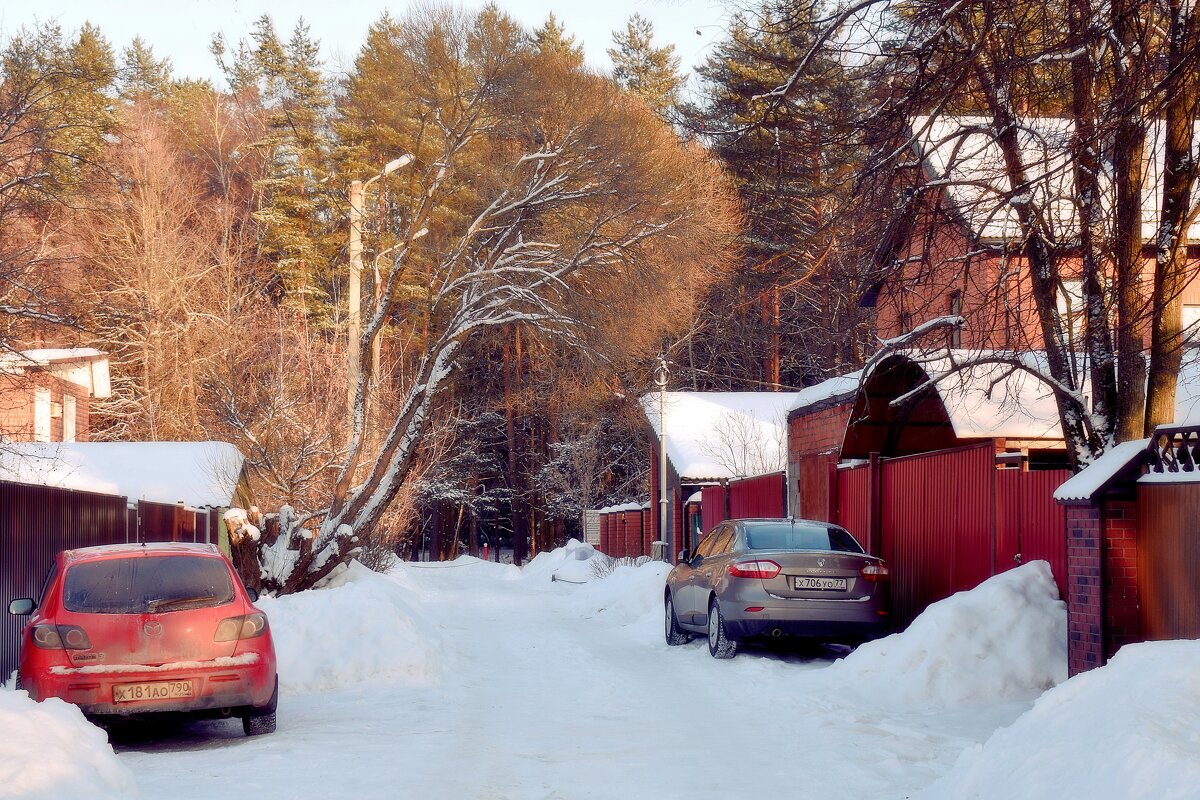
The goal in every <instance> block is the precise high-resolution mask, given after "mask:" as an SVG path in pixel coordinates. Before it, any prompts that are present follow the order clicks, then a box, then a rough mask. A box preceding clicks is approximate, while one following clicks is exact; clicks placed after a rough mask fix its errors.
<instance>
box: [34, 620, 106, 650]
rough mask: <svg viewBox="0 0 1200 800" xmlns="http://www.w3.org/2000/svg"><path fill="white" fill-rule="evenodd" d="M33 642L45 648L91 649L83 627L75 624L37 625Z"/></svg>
mask: <svg viewBox="0 0 1200 800" xmlns="http://www.w3.org/2000/svg"><path fill="white" fill-rule="evenodd" d="M33 643H34V644H35V645H37V646H38V647H40V648H42V649H43V650H91V649H92V643H91V640H89V639H88V635H87V633H86V632H84V630H83V628H79V627H76V626H75V625H35V626H33Z"/></svg>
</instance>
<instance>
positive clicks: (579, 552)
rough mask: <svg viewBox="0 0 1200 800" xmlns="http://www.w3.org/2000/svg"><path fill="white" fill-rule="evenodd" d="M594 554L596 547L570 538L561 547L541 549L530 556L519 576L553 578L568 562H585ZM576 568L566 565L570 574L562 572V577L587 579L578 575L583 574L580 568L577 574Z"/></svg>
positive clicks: (532, 578)
mask: <svg viewBox="0 0 1200 800" xmlns="http://www.w3.org/2000/svg"><path fill="white" fill-rule="evenodd" d="M595 554H596V548H595V547H592V545H590V544H586V543H584V542H581V541H579V540H578V539H570V540H568V541H567V543H566V545H564V546H563V547H556V548H555V549H553V550H548V551H542V552H541V553H538V554H537V555H536V556H534V557H533V558H531V559H530V560H529V563H528V564H526V565H525V566H523V567H522V568H521V577H523V578H525V579H526V580H547V581H548V580H551V579H553V577H554V574H555V573H556V572H558V571H559V570H560V569H562V568H564V566H566V565H568V564H569V563H570V562H575V561H578V562H585V561H588V560H590V559H591V558H592V556H594V555H595ZM577 569H579V568H573V567H569V566H566V570H567V572H570V573H571V574H570V575H567V574H566V572H564V574H563V577H565V578H570V579H571V580H587V578H583V577H580V576H581V575H583V574H584V573H583V571H582V570H580V571H579V575H576V572H575V570H577ZM589 572H590V566H589Z"/></svg>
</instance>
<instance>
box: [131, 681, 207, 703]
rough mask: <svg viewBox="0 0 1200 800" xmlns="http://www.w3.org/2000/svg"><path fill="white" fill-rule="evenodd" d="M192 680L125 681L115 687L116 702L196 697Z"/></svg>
mask: <svg viewBox="0 0 1200 800" xmlns="http://www.w3.org/2000/svg"><path fill="white" fill-rule="evenodd" d="M194 696H195V694H194V693H193V692H192V682H191V681H155V682H154V683H123V684H119V685H117V686H114V687H113V702H114V703H129V702H134V701H137V700H174V699H177V698H180V697H194Z"/></svg>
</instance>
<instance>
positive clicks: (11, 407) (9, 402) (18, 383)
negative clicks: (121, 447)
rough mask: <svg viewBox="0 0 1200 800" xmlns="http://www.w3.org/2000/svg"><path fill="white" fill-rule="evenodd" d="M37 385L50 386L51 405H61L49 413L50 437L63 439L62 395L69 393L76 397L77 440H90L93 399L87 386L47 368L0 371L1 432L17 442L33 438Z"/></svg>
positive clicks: (55, 439)
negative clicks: (28, 370)
mask: <svg viewBox="0 0 1200 800" xmlns="http://www.w3.org/2000/svg"><path fill="white" fill-rule="evenodd" d="M38 389H48V390H49V391H50V403H51V406H52V407H54V408H57V409H58V413H57V414H51V417H50V441H52V442H61V441H63V419H64V413H65V412H64V401H63V398H64V397H66V396H71V397H74V398H75V438H74V441H77V442H86V441H89V433H90V427H91V426H90V422H91V420H90V417H91V414H90V405H91V399H90V397H89V396H88V390H87V387H84V386H79V385H78V384H74V383H69V382H67V381H64V380H61V379H59V378H56V377H55V376H53V375H51V374H49V373H46V372H30V373H27V374H22V375H9V374H0V436H3V437H6V438H8V439H9V440H11V441H16V442H32V441H34V397H35V394H36V391H37V390H38Z"/></svg>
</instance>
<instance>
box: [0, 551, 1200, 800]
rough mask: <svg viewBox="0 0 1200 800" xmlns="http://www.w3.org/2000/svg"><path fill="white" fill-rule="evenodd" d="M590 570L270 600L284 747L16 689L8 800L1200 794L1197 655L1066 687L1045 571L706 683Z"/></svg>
mask: <svg viewBox="0 0 1200 800" xmlns="http://www.w3.org/2000/svg"><path fill="white" fill-rule="evenodd" d="M590 555H591V551H590V548H587V547H586V546H578V545H575V546H572V547H571V548H570V549H569V550H568V549H564V550H559V551H555V552H554V553H549V554H544V555H542V556H540V557H539V558H538V559H537V560H536V561H534V562H533V563H531V564H530V565H528V566H526V567H525V569H524V570H521V569H518V568H516V567H513V566H511V565H500V564H494V563H488V562H481V561H477V560H474V559H466V558H464V559H459V560H458V561H455V562H452V563H450V564H420V565H417V564H404V565H400V566H397V567H396V568H395V569H394V570H393V571H392V572H391V573H390V574H389V575H386V576H381V575H377V574H375V573H371V572H369V571H367V570H365V569H363V568H361V567H358V566H357V565H355V566H354V568H353V569H351V570H349V571H348V572H346V573H344V574H342V575H341V576H340V577H339V578H338V579H336V580H335V581H334V582H333V585H332V586H331V587H330V588H327V589H323V590H319V591H314V592H309V593H304V594H301V595H296V596H291V597H284V598H279V599H273V600H264V601H263V603H262V605H263V607H264V609H265V610H266V612H267V613H268V615H269V617H270V620H271V625H272V628H273V631H274V634H275V637H276V642H277V647H278V651H279V658H280V676H281V684H282V691H281V696H280V707H279V730H278V731H277V732H276V733H275V734H272V735H269V736H264V737H257V738H245V737H243V736H242V732H241V726H240V725H239V724H238V723H237V722H235V721H216V722H203V723H184V724H179V725H168V726H153V727H148V726H145V725H141V726H131V727H129V728H118V729H114V730H113V731H112V732H111V738H112V741H113V743H114V744H115V747H116V752H115V753H114V751H113V749H112V748H111V747H110V746H109V745H108V744H106V743H105V740H104V734H103V732H102V731H100V730H98V729H96V728H94V727H93V726H91V725H90V724H88V723H87V722H86V721H85V720H84V719H83V717H82V715H80V714H79V713H78V711H76V710H75V709H74V708H72V707H70V706H67V705H66V704H63V703H58V702H55V701H49V702H46V703H42V704H40V705H39V704H35V703H32V702H31V701H29V700H28V698H27V697H26V696H25V695H24V693H21V692H12V691H0V797H6V798H7V797H14V798H56V797H66V796H69V795H79V794H86V795H87V796H88V797H94V798H107V797H136V796H141V797H145V798H164V799H165V798H181V800H187V799H188V798H222V797H281V798H283V797H287V798H322V800H324V798H329V797H342V796H347V797H354V796H357V797H392V796H407V797H438V798H539V800H541V799H544V798H561V799H563V800H565V799H566V798H651V797H668V798H676V797H678V798H682V797H688V798H704V797H713V798H717V797H720V798H728V797H747V796H757V795H762V796H785V797H814V798H816V797H825V796H834V795H846V794H849V795H851V796H855V797H863V798H895V799H898V798H908V797H914V798H915V797H921V798H928V800H935V799H936V800H960V799H961V800H965V798H976V797H978V798H1039V797H1046V798H1050V797H1054V798H1060V797H1095V798H1132V797H1143V796H1144V797H1154V798H1187V797H1200V642H1169V643H1156V644H1146V645H1138V646H1136V647H1130V648H1127V649H1126V650H1125V651H1123V652H1122V653H1121V654H1120V655H1119V656H1118V658H1116V659H1115V660H1114V661H1113V662H1112V664H1110V665H1109V666H1108V667H1106V668H1104V669H1102V670H1097V671H1094V672H1092V673H1089V674H1087V675H1084V676H1081V677H1079V678H1075V679H1073V680H1071V681H1066V682H1065V683H1063V682H1062V680H1063V678H1064V677H1065V674H1064V673H1065V669H1064V667H1063V663H1064V661H1065V652H1064V650H1065V648H1064V646H1063V642H1064V639H1065V634H1064V626H1065V611H1064V609H1063V606H1062V604H1061V603H1060V602H1059V601H1058V600H1057V597H1056V593H1055V590H1054V585H1053V582H1052V581H1051V580H1050V577H1049V571H1048V569H1047V568H1046V566H1045V565H1044V564H1039V563H1035V564H1029V565H1026V566H1024V567H1021V568H1019V569H1016V570H1013V571H1011V572H1008V573H1005V574H1003V575H1000V576H997V577H996V578H993V579H992V580H990V581H988V582H987V583H985V584H984V585H983V586H981V587H979V588H978V589H976V590H974V591H972V592H968V593H963V594H961V595H956V596H955V597H953V598H951V599H949V600H947V601H944V602H942V603H940V604H937V605H935V606H933V607H931V608H930V609H929V610H928V611H927V612H926V614H925V615H923V616H922V617H921V618H920V619H918V620H917V621H916V622H915V623H914V624H913V626H912V627H910V629H909V630H908V631H907V632H906V633H904V634H902V635H898V636H893V637H889V638H887V639H884V640H881V641H879V642H874V643H871V644H869V645H865V646H863V647H861V648H859V649H858V650H857V651H855V652H854V653H852V654H850V655H849V656H848V657H845V658H842V659H840V660H839V658H840V656H843V655H845V653H844V652H842V651H834V650H817V651H803V650H800V651H796V652H789V653H773V652H768V651H763V650H755V649H747V650H745V651H743V653H742V654H739V655H738V657H737V658H736V659H734V660H732V661H716V660H714V659H711V658H710V657H709V656H708V653H707V651H706V647H705V645H704V643H703V642H700V641H696V642H693V643H691V644H689V645H685V646H683V647H678V648H669V647H667V646H666V645H665V644H664V643H663V638H662V610H661V592H662V585H663V579H664V577H665V574H666V571H667V567H666V566H665V565H663V564H659V563H650V564H644V565H642V566H637V567H633V566H620V567H617V568H616V569H615V570H614V571H612V572H611V574H607V575H605V576H604V577H602V578H601V577H598V576H597V575H596V573H595V571H594V570H593V567H592V564H593V562H594V560H593V559H590V558H588V556H590ZM1055 684H1059V685H1058V686H1057V688H1052V687H1054V685H1055ZM1046 690H1049V691H1046ZM1035 701H1036V702H1035ZM81 787H86V789H87V791H81Z"/></svg>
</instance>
